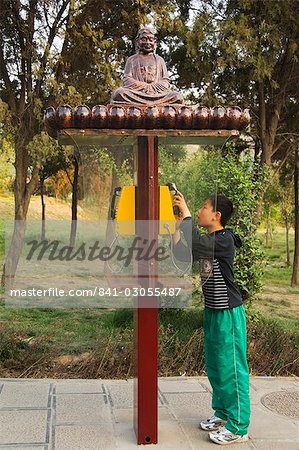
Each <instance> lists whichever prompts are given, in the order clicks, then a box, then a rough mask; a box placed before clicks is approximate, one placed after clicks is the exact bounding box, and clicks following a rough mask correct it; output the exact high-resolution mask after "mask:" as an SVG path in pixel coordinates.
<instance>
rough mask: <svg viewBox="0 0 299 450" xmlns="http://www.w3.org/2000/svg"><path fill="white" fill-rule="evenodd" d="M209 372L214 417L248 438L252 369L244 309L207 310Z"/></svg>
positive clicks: (206, 334) (205, 320)
mask: <svg viewBox="0 0 299 450" xmlns="http://www.w3.org/2000/svg"><path fill="white" fill-rule="evenodd" d="M204 347H205V364H206V371H207V375H208V378H209V381H210V383H211V386H212V388H213V398H212V408H213V409H214V410H215V415H216V416H217V417H220V418H221V419H223V420H227V423H226V425H225V427H226V428H227V429H228V430H229V431H231V432H232V433H234V434H240V435H243V434H247V431H248V426H249V419H250V397H249V369H248V364H247V359H246V350H247V345H246V315H245V310H244V306H243V305H241V306H237V307H235V308H233V309H223V310H215V309H209V308H205V310H204Z"/></svg>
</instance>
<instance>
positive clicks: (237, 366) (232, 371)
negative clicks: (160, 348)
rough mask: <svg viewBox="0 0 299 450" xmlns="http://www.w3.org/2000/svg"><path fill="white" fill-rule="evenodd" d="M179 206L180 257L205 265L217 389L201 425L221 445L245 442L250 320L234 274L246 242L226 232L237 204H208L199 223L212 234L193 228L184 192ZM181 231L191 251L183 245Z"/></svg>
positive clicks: (221, 200)
mask: <svg viewBox="0 0 299 450" xmlns="http://www.w3.org/2000/svg"><path fill="white" fill-rule="evenodd" d="M173 205H174V206H175V205H177V206H178V207H179V209H180V215H179V218H178V220H177V223H176V232H175V234H174V235H173V241H174V247H173V251H174V255H175V256H176V257H177V258H178V259H181V260H183V261H188V260H189V259H190V252H189V248H192V256H193V260H199V262H200V275H201V279H202V290H203V294H204V300H205V310H204V349H205V365H206V371H207V375H208V379H209V381H210V383H211V386H212V389H213V397H212V409H213V410H214V411H215V413H214V414H213V415H212V416H211V417H210V418H208V419H206V420H203V421H202V422H201V423H200V427H201V428H202V429H203V430H207V431H210V433H209V436H210V439H211V440H212V441H213V442H215V443H216V444H220V445H223V444H232V443H238V442H245V441H248V439H249V438H248V434H247V431H248V426H249V418H250V398H249V369H248V364H247V359H246V316H245V310H244V306H243V303H242V298H241V295H240V292H239V290H238V288H237V286H236V284H235V282H234V272H233V262H234V254H235V247H240V246H241V245H242V243H241V240H240V238H239V237H238V236H237V235H235V234H234V233H233V232H232V231H231V230H229V229H226V228H224V227H225V225H226V223H227V222H228V220H229V219H230V217H231V215H232V213H233V205H232V202H231V201H230V200H229V199H228V198H227V197H225V196H224V195H212V196H210V197H209V198H208V199H207V200H206V201H205V202H204V204H203V206H202V207H201V208H200V209H199V210H198V213H197V218H198V225H199V226H201V227H204V228H206V229H207V231H208V233H207V234H204V235H200V234H199V232H198V229H197V228H196V227H195V226H194V225H193V223H192V218H191V214H190V211H189V209H188V206H187V204H186V202H185V199H184V197H183V195H182V194H181V193H180V192H177V194H176V195H175V196H174V201H173ZM180 232H182V233H183V235H184V237H185V239H186V242H187V244H188V247H189V248H187V247H186V246H185V245H184V244H183V243H182V241H181V239H180ZM191 236H192V238H191ZM191 239H192V241H191Z"/></svg>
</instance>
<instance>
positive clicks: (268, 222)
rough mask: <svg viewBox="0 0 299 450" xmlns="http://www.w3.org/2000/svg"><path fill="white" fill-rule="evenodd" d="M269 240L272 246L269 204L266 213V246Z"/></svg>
mask: <svg viewBox="0 0 299 450" xmlns="http://www.w3.org/2000/svg"><path fill="white" fill-rule="evenodd" d="M269 240H270V242H271V248H272V246H273V233H272V224H271V207H270V205H269V209H268V213H267V229H266V246H267V247H268V243H269Z"/></svg>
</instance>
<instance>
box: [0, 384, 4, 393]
mask: <svg viewBox="0 0 299 450" xmlns="http://www.w3.org/2000/svg"><path fill="white" fill-rule="evenodd" d="M3 387H4V383H1V385H0V394H1V392H2V390H3Z"/></svg>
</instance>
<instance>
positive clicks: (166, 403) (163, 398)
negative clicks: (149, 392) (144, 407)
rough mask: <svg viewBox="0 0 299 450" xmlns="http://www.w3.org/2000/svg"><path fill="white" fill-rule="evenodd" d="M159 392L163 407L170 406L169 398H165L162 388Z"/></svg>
mask: <svg viewBox="0 0 299 450" xmlns="http://www.w3.org/2000/svg"><path fill="white" fill-rule="evenodd" d="M158 392H159V394H160V397H161V398H162V400H163V402H162V404H163V405H168V401H167V398H166V397H165V395H164V394H163V392H162V391H161V390H160V388H158Z"/></svg>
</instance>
